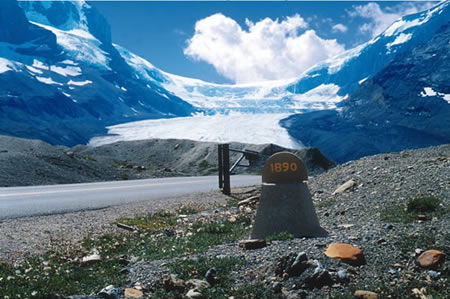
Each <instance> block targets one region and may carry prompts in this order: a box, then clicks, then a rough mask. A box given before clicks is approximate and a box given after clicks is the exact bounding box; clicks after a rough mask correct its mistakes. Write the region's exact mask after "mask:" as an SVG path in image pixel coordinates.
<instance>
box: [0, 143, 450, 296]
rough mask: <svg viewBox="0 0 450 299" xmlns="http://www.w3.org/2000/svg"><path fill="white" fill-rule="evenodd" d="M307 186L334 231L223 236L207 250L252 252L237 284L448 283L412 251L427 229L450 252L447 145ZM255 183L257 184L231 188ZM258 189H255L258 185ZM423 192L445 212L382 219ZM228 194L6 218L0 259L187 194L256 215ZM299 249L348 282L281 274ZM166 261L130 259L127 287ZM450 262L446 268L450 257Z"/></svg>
mask: <svg viewBox="0 0 450 299" xmlns="http://www.w3.org/2000/svg"><path fill="white" fill-rule="evenodd" d="M350 179H352V180H354V181H355V182H356V185H355V186H354V187H353V188H352V189H350V190H347V191H345V192H344V193H340V194H336V195H332V193H333V191H334V190H335V189H336V188H337V187H338V186H340V185H341V184H342V183H344V182H346V181H348V180H350ZM308 186H309V189H310V191H311V194H312V195H313V199H314V202H315V204H316V212H317V214H318V216H319V219H320V223H321V226H322V227H323V228H325V229H326V230H327V231H328V233H329V235H328V236H327V237H324V238H301V239H293V240H288V241H273V242H272V243H271V244H270V245H269V246H267V247H265V248H261V249H257V250H250V251H243V250H242V249H240V248H239V247H238V245H237V243H230V244H223V245H219V246H215V247H213V248H211V249H210V250H209V251H208V252H207V253H205V254H204V255H206V256H208V257H217V256H223V257H224V256H241V257H243V258H244V259H245V261H246V263H245V266H243V267H242V268H241V269H239V270H238V271H236V272H234V273H232V274H231V278H232V279H233V280H234V281H235V282H236V284H237V285H239V284H251V283H255V282H261V283H263V284H266V285H267V286H268V287H272V286H273V285H274V284H276V283H279V284H281V285H282V292H283V294H284V295H285V296H286V297H291V298H301V297H305V296H306V297H311V298H314V297H321V298H323V297H326V296H328V295H329V294H336V293H337V294H339V293H343V292H346V291H348V290H350V289H351V290H353V289H357V288H361V287H362V288H364V287H366V288H368V289H371V288H372V289H373V288H374V285H377V284H378V285H384V286H388V287H391V288H395V287H396V286H397V287H399V288H405V285H407V286H408V287H407V288H408V289H405V290H404V291H405V297H409V296H411V291H412V286H411V285H408V282H411V281H413V282H417V281H423V282H424V283H426V284H427V286H431V285H435V286H436V285H437V286H438V287H442V288H446V287H447V288H448V287H449V284H448V281H447V280H446V279H445V278H432V277H431V276H430V273H429V272H427V271H426V270H423V269H420V268H419V267H418V266H417V265H416V264H415V259H416V257H415V250H416V249H418V248H420V247H418V246H420V244H425V243H423V242H422V241H423V239H424V238H425V239H428V241H427V242H428V244H427V246H429V247H430V248H420V249H423V250H427V249H432V248H441V250H443V251H444V252H445V253H446V254H448V252H449V250H450V228H449V218H450V215H449V213H448V207H449V203H450V145H444V146H439V147H432V148H427V149H420V150H411V151H403V152H400V153H388V154H381V155H377V156H372V157H366V158H363V159H360V160H357V161H352V162H348V163H345V164H342V165H339V166H337V167H335V168H333V169H331V170H329V171H328V172H326V173H323V174H320V175H317V176H314V177H311V178H310V179H309V181H308ZM251 189H255V187H252V188H250V189H241V190H234V192H245V191H248V190H251ZM257 189H259V188H256V191H253V193H257V192H258V190H257ZM422 195H427V196H434V197H436V198H438V199H440V200H441V208H442V210H446V213H444V214H443V215H442V216H440V217H438V218H434V217H433V218H432V219H427V220H425V221H421V220H414V221H413V222H411V223H407V224H402V223H391V222H385V221H381V219H380V217H381V216H382V215H381V214H382V213H384V212H383V209H385V208H386V207H389V206H394V205H396V204H403V205H405V204H406V202H407V201H408V200H409V199H411V198H415V197H417V196H422ZM245 196H247V197H248V196H250V193H247V194H245V195H242V194H241V198H245ZM227 199H229V198H228V197H226V196H224V195H222V194H220V193H219V192H210V193H202V194H193V195H190V196H185V197H177V198H170V199H165V200H158V201H152V202H151V204H150V203H148V202H142V203H138V204H133V205H127V206H119V207H112V208H107V209H102V210H98V211H85V212H78V213H71V214H64V215H54V216H43V217H32V218H22V219H16V220H7V221H4V222H1V223H0V230H1V232H2V234H1V235H0V258H2V259H4V260H6V261H9V262H11V261H20V259H21V258H22V257H23V255H24V254H25V255H26V254H39V253H42V252H43V251H45V250H48V249H50V248H54V247H60V248H61V247H62V248H67V247H66V246H69V247H70V246H76V243H77V241H79V240H81V239H82V238H84V237H87V236H97V235H101V234H104V233H107V232H116V231H118V229H117V228H116V227H115V226H114V225H112V224H111V223H112V222H113V221H114V220H115V219H117V218H118V217H121V216H130V217H132V216H137V215H144V214H147V213H149V212H152V211H156V210H159V209H161V208H164V209H168V208H169V209H170V208H174V207H177V206H179V205H180V204H183V203H195V204H198V205H200V206H201V207H202V208H204V209H210V210H207V211H205V212H203V213H201V214H198V215H194V216H192V217H203V218H210V219H211V221H218V220H220V219H221V218H222V219H223V218H224V217H225V218H226V217H229V216H230V215H237V214H239V213H248V214H254V212H255V210H254V209H250V210H249V209H247V210H245V209H241V210H240V209H238V208H236V207H233V208H225V207H218V206H221V205H222V204H223V203H225V202H226V200H227ZM191 220H193V219H191ZM430 238H431V239H432V240H431V243H430V241H429V239H430ZM332 242H345V243H350V244H353V245H355V246H358V247H360V248H362V249H363V251H364V255H365V258H366V261H367V264H366V265H363V266H359V267H355V266H350V265H348V264H344V263H342V262H339V261H337V260H333V259H330V258H327V257H326V256H325V255H324V254H323V251H324V250H325V248H326V246H327V245H328V244H329V243H332ZM421 242H422V243H421ZM299 252H306V254H307V256H308V258H309V259H312V260H318V262H319V263H320V264H321V265H322V267H323V268H324V269H327V271H329V273H330V274H332V276H333V277H335V276H336V274H337V271H339V270H345V271H346V273H347V274H348V276H349V279H350V281H349V282H346V283H343V282H336V281H335V283H334V284H333V285H332V286H327V287H323V288H317V289H314V290H308V291H305V290H304V289H303V288H301V287H300V281H299V278H296V277H277V276H276V275H275V270H274V269H275V266H276V264H277V262H278V261H279V260H280V258H283V257H286V256H288V255H289V254H290V253H293V254H298V253H299ZM185 258H186V257H185ZM187 258H189V257H187ZM165 264H167V260H161V261H154V262H145V261H138V262H136V263H135V264H131V265H130V266H129V271H130V272H129V273H130V275H129V281H130V283H129V285H128V286H134V285H141V286H144V290H152V288H154V287H155V286H157V284H158V282H159V280H160V278H161V276H162V275H163V274H167V269H166V268H165V266H164V265H165ZM444 269H447V270H446V271H448V269H449V262H448V261H446V264H445V265H444ZM394 297H395V296H394Z"/></svg>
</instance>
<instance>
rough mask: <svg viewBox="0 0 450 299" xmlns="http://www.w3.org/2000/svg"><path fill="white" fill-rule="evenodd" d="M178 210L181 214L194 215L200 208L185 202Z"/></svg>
mask: <svg viewBox="0 0 450 299" xmlns="http://www.w3.org/2000/svg"><path fill="white" fill-rule="evenodd" d="M176 212H177V214H180V215H192V214H196V213H198V212H200V208H199V207H196V206H194V205H193V204H184V205H182V206H181V207H179V208H178V209H177V210H176Z"/></svg>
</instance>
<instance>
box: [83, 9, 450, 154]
mask: <svg viewBox="0 0 450 299" xmlns="http://www.w3.org/2000/svg"><path fill="white" fill-rule="evenodd" d="M449 20H450V5H449V1H447V2H443V3H440V4H439V5H437V6H436V7H434V8H432V9H430V10H426V11H423V12H420V13H417V14H413V15H409V16H405V17H403V18H401V19H399V20H397V21H396V22H394V23H393V24H392V25H391V26H390V27H389V28H387V29H386V30H385V31H384V32H383V33H382V34H380V35H379V36H377V37H375V38H374V39H372V40H371V41H369V42H367V43H365V44H363V45H361V46H359V47H357V48H355V49H351V50H349V51H347V52H345V53H343V54H341V55H339V56H337V57H335V58H333V59H330V60H328V61H325V62H323V63H320V64H318V65H316V66H314V67H312V68H311V69H309V70H308V71H306V72H305V74H304V75H303V76H302V77H301V78H298V79H295V80H287V81H284V82H263V83H261V84H247V85H218V84H211V83H207V82H203V81H200V80H194V79H188V78H183V77H179V76H175V75H171V74H167V73H164V72H163V71H161V70H158V69H157V68H155V67H154V66H152V65H151V64H150V63H148V62H146V61H144V60H143V59H142V58H139V57H136V56H135V55H133V54H131V53H129V52H128V51H126V50H125V49H118V50H119V52H120V53H121V55H122V56H123V57H124V58H125V59H126V60H127V62H128V63H129V64H130V65H132V66H133V67H134V68H135V69H136V70H137V72H139V73H142V74H147V75H148V76H147V78H148V79H149V80H154V81H155V84H159V85H160V86H162V87H164V88H166V89H168V90H170V91H171V92H173V93H174V94H177V95H178V96H180V97H181V98H183V99H184V100H186V101H188V102H190V103H191V104H193V105H194V106H196V107H201V108H202V109H204V110H205V111H208V112H209V113H215V112H216V113H217V112H220V113H230V112H241V113H245V114H243V115H236V114H232V115H231V116H230V117H229V118H223V117H222V116H220V115H219V116H215V117H214V116H211V117H195V118H192V117H188V118H183V119H180V120H179V122H180V123H182V127H189V128H191V129H190V130H187V131H185V132H183V133H180V132H174V130H173V123H171V122H165V121H142V122H136V123H130V124H126V125H120V126H114V127H111V128H110V133H112V134H114V136H109V137H106V138H96V139H94V140H92V144H102V143H105V142H113V141H117V140H133V139H141V138H148V137H155V134H157V136H159V137H164V136H166V137H179V135H180V134H183V136H184V137H185V138H192V139H196V140H202V139H204V140H208V141H231V140H238V141H245V139H246V138H253V139H257V140H252V142H255V143H258V140H260V141H261V142H263V141H266V140H268V139H270V140H272V141H273V142H278V143H282V144H283V145H284V146H287V147H289V146H291V147H294V146H301V145H302V144H304V145H308V146H317V147H319V148H320V149H321V150H323V151H324V152H325V153H326V154H327V155H328V156H330V157H332V158H334V159H336V160H338V161H346V160H349V159H354V158H358V157H361V156H364V155H368V154H375V153H379V152H384V151H394V150H401V149H405V148H415V147H421V146H427V145H434V144H439V143H445V142H449V139H448V137H449V136H450V133H449V131H446V129H445V128H447V127H450V126H446V124H447V122H448V120H450V115H449V114H448V112H447V111H448V108H449V107H450V105H448V102H447V101H436V102H433V101H429V102H428V103H427V104H428V106H430V107H434V108H429V112H428V113H427V114H424V113H423V111H422V112H420V109H418V110H417V111H418V112H417V111H416V112H414V111H415V110H414V109H415V108H411V107H419V106H420V105H417V103H415V104H412V103H411V101H410V98H414V97H416V96H418V95H419V96H420V95H426V96H427V97H425V99H428V96H435V97H436V96H437V97H439V96H441V98H442V99H447V98H448V97H449V96H448V92H447V93H446V92H444V91H445V90H446V88H445V86H448V82H449V79H450V75H449V74H448V72H447V71H446V70H445V69H443V67H444V66H445V65H446V59H447V56H446V53H445V50H446V49H447V47H446V46H445V45H448V42H449V40H448V38H447V37H446V36H444V35H442V34H441V33H442V31H443V30H444V28H446V26H448V22H449ZM424 44H428V45H435V46H436V45H441V44H442V45H441V48H442V49H443V50H442V51H436V52H434V53H432V54H429V55H432V56H431V57H434V58H433V59H434V60H437V59H440V60H442V62H439V67H438V68H435V67H434V63H435V62H433V63H432V64H431V65H430V61H428V60H420V59H417V61H416V62H415V65H416V68H417V70H420V69H421V68H425V67H424V66H423V65H427V66H429V68H428V70H429V75H427V76H423V77H420V82H417V80H419V79H418V78H419V77H417V78H412V77H411V76H410V72H411V70H410V69H409V68H408V67H407V65H408V64H406V66H402V67H399V65H398V61H399V59H401V57H406V56H408V57H409V56H410V55H411V53H413V52H414V51H420V50H419V48H420V47H421V46H423V45H424ZM447 51H448V50H447ZM419 57H420V56H419ZM422 64H423V65H422ZM386 69H391V72H395V75H393V77H392V78H390V77H386V75H382V74H383V73H384V72H385V70H386ZM431 71H433V72H432V73H430V72H431ZM419 73H420V72H419ZM381 77H383V78H389V79H386V82H395V83H392V86H394V87H395V86H396V87H397V88H395V89H393V88H391V89H390V90H389V92H388V94H386V95H385V96H386V98H387V99H388V100H389V101H390V102H392V101H393V103H395V105H390V106H386V107H389V108H386V107H385V106H382V105H381V106H380V105H374V104H373V102H371V98H372V96H369V95H370V94H371V93H373V92H375V91H373V90H371V91H367V86H369V85H370V84H371V82H374V79H375V78H381ZM394 78H395V79H396V80H393V79H394ZM437 78H440V79H439V80H441V81H440V83H437V82H436V80H437ZM401 80H407V82H409V83H408V84H407V85H405V84H406V83H405V82H402V83H401V82H400V81H401ZM399 86H409V87H411V89H408V88H406V87H405V88H404V89H400V87H399ZM433 86H434V88H437V87H436V86H439V88H438V89H432V87H433ZM413 87H414V88H413ZM418 88H419V89H421V90H420V91H418ZM361 90H366V94H365V95H361V92H362V91H361ZM356 99H358V100H356ZM419 100H420V99H419ZM383 101H384V100H383ZM352 103H353V104H352ZM355 103H359V105H357V106H358V109H356V108H354V106H355ZM375 103H376V102H375ZM299 112H300V113H302V114H297V115H294V116H292V117H289V118H287V119H285V120H283V118H284V117H285V115H286V114H290V113H299ZM262 113H264V114H263V115H261V114H262ZM280 113H282V114H280ZM283 113H284V114H283ZM404 114H405V115H404ZM389 115H391V116H392V117H390V118H389V117H388V116H389ZM393 115H395V117H393ZM413 115H414V117H413ZM431 116H432V117H431ZM349 117H351V118H352V121H351V122H349V121H348V118H349ZM279 122H281V125H282V127H284V128H286V129H288V133H289V134H290V137H291V138H287V137H286V136H287V135H286V133H287V132H286V131H283V130H282V129H280V128H278V127H277V128H275V129H274V130H269V129H268V127H269V126H276V124H277V123H279ZM236 123H243V124H245V126H242V128H240V129H239V128H235V126H234V124H236ZM381 123H383V125H380V124H381ZM443 124H445V125H444V126H443ZM223 126H227V127H229V128H230V130H229V131H227V132H223ZM193 128H196V129H195V130H194V129H193ZM206 128H209V129H212V130H210V132H206ZM437 128H440V129H439V130H438V132H437V131H436V130H437ZM211 131H212V132H214V133H216V134H214V133H211ZM230 132H231V133H230ZM377 136H379V137H377Z"/></svg>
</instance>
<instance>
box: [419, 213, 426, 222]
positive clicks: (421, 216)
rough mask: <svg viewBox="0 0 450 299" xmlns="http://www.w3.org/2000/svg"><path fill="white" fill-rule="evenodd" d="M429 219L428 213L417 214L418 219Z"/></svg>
mask: <svg viewBox="0 0 450 299" xmlns="http://www.w3.org/2000/svg"><path fill="white" fill-rule="evenodd" d="M427 219H428V218H427V215H423V214H419V215H417V220H422V221H425V220H427Z"/></svg>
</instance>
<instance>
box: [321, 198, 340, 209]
mask: <svg viewBox="0 0 450 299" xmlns="http://www.w3.org/2000/svg"><path fill="white" fill-rule="evenodd" d="M335 203H336V199H327V200H323V201H321V202H318V203H316V208H327V207H330V206H332V205H334V204H335Z"/></svg>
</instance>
